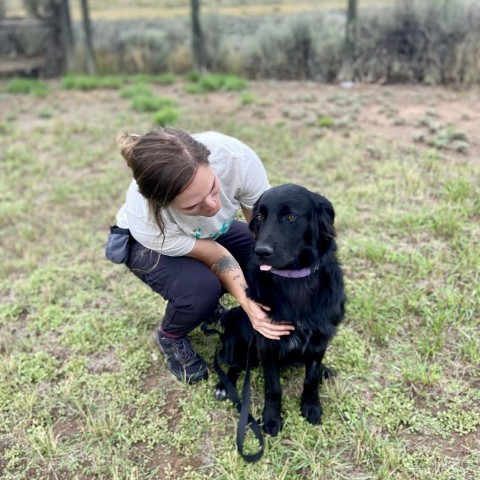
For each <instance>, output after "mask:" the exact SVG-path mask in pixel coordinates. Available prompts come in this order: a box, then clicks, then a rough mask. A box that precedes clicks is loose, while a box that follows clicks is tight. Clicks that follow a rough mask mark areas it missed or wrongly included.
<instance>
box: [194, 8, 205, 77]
mask: <svg viewBox="0 0 480 480" xmlns="http://www.w3.org/2000/svg"><path fill="white" fill-rule="evenodd" d="M191 7H192V51H193V61H194V64H195V70H196V71H197V72H199V73H204V72H205V70H206V65H205V63H206V62H205V60H206V59H205V46H204V43H203V33H202V28H201V26H200V0H191Z"/></svg>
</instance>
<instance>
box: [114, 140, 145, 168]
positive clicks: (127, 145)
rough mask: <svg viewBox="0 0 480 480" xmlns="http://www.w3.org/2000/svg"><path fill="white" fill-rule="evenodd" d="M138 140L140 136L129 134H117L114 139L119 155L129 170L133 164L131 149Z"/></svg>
mask: <svg viewBox="0 0 480 480" xmlns="http://www.w3.org/2000/svg"><path fill="white" fill-rule="evenodd" d="M139 139H140V135H136V134H130V133H119V134H118V135H117V138H116V142H117V145H118V146H119V147H120V153H121V154H122V157H123V158H124V159H125V160H126V162H127V165H128V166H129V167H130V168H132V162H133V149H134V148H135V145H136V144H137V143H138V140H139Z"/></svg>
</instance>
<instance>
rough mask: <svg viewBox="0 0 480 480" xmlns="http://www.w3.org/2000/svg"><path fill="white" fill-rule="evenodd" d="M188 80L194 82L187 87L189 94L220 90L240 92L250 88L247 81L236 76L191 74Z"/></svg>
mask: <svg viewBox="0 0 480 480" xmlns="http://www.w3.org/2000/svg"><path fill="white" fill-rule="evenodd" d="M187 79H188V80H189V81H190V82H193V83H190V84H187V85H186V86H185V91H186V92H187V93H208V92H215V91H218V90H224V91H240V90H244V89H246V88H247V87H248V82H247V80H245V79H243V78H241V77H238V76H236V75H221V74H209V75H198V74H190V75H188V76H187Z"/></svg>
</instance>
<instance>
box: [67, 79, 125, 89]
mask: <svg viewBox="0 0 480 480" xmlns="http://www.w3.org/2000/svg"><path fill="white" fill-rule="evenodd" d="M123 84H124V79H123V78H122V77H121V76H108V75H105V76H101V75H66V76H65V77H63V78H62V87H63V88H65V89H67V90H95V89H103V88H111V89H118V88H120V87H121V86H122V85H123Z"/></svg>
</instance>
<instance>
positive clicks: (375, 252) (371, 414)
mask: <svg viewBox="0 0 480 480" xmlns="http://www.w3.org/2000/svg"><path fill="white" fill-rule="evenodd" d="M137 80H138V81H136V80H134V79H123V78H122V79H117V80H116V81H112V83H109V85H104V87H101V86H97V87H95V88H89V89H88V90H84V86H83V85H84V84H83V83H81V82H80V83H79V84H78V85H77V86H76V87H72V88H70V89H68V90H66V89H65V88H64V86H62V85H61V84H58V83H56V82H47V84H46V85H47V87H48V88H47V94H46V96H35V95H31V94H30V93H28V92H23V93H15V94H14V93H6V87H7V82H5V83H4V84H2V85H0V89H1V91H2V102H3V104H4V105H5V109H2V111H1V112H0V141H1V142H2V151H1V153H0V156H1V162H0V170H1V175H0V178H1V180H0V225H1V227H0V248H1V253H2V262H0V298H1V301H0V452H1V453H0V471H2V479H5V480H21V479H30V478H41V479H43V478H45V479H47V478H63V479H72V480H73V479H82V480H83V479H97V478H98V479H101V478H109V479H110V478H111V479H125V480H126V479H142V480H143V479H158V478H164V479H180V480H206V479H216V480H238V479H244V480H253V479H255V480H257V479H259V478H262V479H271V480H280V479H284V480H304V479H320V478H321V479H325V480H340V479H345V478H348V479H385V480H386V479H397V480H400V479H401V480H404V479H405V480H407V479H408V480H410V479H425V480H427V479H428V480H430V479H435V480H454V479H455V480H456V479H460V478H462V479H472V480H475V479H477V478H478V471H480V449H479V443H478V442H479V440H480V414H479V412H480V401H479V398H480V387H479V384H478V374H479V370H480V343H479V340H478V329H479V318H478V312H479V311H480V301H479V297H478V292H477V290H478V284H479V272H480V255H479V251H480V248H479V246H480V245H479V243H480V240H479V238H480V235H479V233H480V232H479V226H478V225H479V215H480V202H479V200H478V199H479V198H480V188H479V185H480V178H479V177H480V171H479V167H478V155H477V154H476V153H475V150H474V148H475V145H478V137H477V138H475V135H476V134H475V133H474V131H473V130H472V129H470V130H468V128H467V129H466V130H465V131H468V132H469V133H468V136H466V137H463V138H468V141H469V144H470V147H469V148H468V149H467V150H465V151H463V152H459V151H456V150H455V149H451V148H444V147H443V146H436V145H435V144H432V145H429V144H427V142H424V143H416V144H413V145H411V144H410V142H409V139H410V138H411V136H409V135H408V134H406V133H405V132H407V133H408V132H410V131H411V129H412V128H413V129H415V128H417V126H416V125H415V126H413V127H409V124H410V125H412V124H415V122H412V121H408V122H407V123H406V124H401V125H396V124H394V125H392V126H391V127H390V128H392V129H393V132H394V134H393V135H392V136H393V137H394V139H395V140H393V141H392V140H390V139H387V138H384V137H383V136H380V135H378V134H377V129H378V125H379V124H378V123H377V122H376V121H374V122H373V123H372V124H371V125H370V126H369V119H368V118H366V117H363V116H361V115H360V116H359V117H358V119H355V117H353V116H350V120H349V124H348V130H349V136H348V137H347V136H345V135H344V133H345V132H344V130H345V128H319V125H318V123H317V122H316V120H317V119H318V112H319V111H321V112H326V106H327V105H330V104H334V107H335V112H333V111H332V112H327V113H325V118H328V117H331V118H334V119H335V121H336V120H337V119H340V118H343V117H344V116H346V115H350V114H351V112H352V110H353V109H355V108H356V107H358V106H359V105H360V106H362V108H363V107H365V108H366V107H367V106H370V107H375V106H376V107H378V108H370V110H371V111H379V110H380V107H382V102H383V103H384V102H385V100H384V98H382V97H383V95H382V92H385V95H386V93H387V92H389V94H390V96H391V97H395V92H396V90H395V88H394V87H391V88H390V89H388V88H386V89H383V88H382V87H378V86H376V87H372V89H373V93H370V94H369V92H370V88H369V87H362V92H352V94H351V97H350V101H348V97H347V96H346V95H347V94H344V93H342V94H341V95H340V94H337V96H336V97H335V98H334V97H333V96H330V97H329V95H330V94H329V93H328V92H327V93H325V92H324V90H325V88H324V86H321V85H317V86H315V87H312V86H310V87H309V88H310V91H311V92H312V93H311V94H309V96H308V98H309V100H308V101H307V100H305V101H300V100H301V99H300V100H299V98H298V91H297V92H296V93H295V95H297V97H295V96H292V95H290V94H289V93H288V84H278V85H273V84H268V85H267V87H266V88H267V89H268V91H269V92H268V93H269V95H267V96H266V97H268V98H264V97H265V90H263V93H262V90H261V88H260V87H261V85H262V84H258V83H252V84H251V85H249V90H248V92H242V91H230V92H223V91H222V92H220V93H219V94H217V93H215V92H213V93H212V92H211V93H204V95H202V96H201V97H198V96H192V95H186V94H184V93H183V91H184V90H183V88H184V87H185V85H186V84H188V83H189V80H185V81H182V80H179V79H175V81H174V82H173V85H171V89H170V90H164V89H165V88H166V87H164V86H162V85H158V84H156V83H155V82H154V81H153V80H152V79H148V80H145V79H137ZM111 85H117V86H115V88H112V87H111ZM127 88H128V89H129V90H126V89H127ZM137 89H138V90H137ZM297 89H298V86H297ZM334 89H335V88H334V87H332V88H331V89H330V92H331V91H333V90H334ZM147 90H148V92H150V93H151V96H148V95H147V93H146V92H147ZM335 91H336V92H338V90H335ZM126 92H128V93H126ZM313 92H315V94H314V93H313ZM438 92H439V91H438V90H433V89H432V90H431V95H432V96H434V95H436V94H439V93H438ZM247 93H248V96H247ZM140 94H142V95H145V96H146V97H147V98H160V97H161V98H167V97H168V98H172V99H174V100H175V102H176V105H177V106H178V108H181V110H182V115H181V116H179V117H177V118H176V119H175V120H174V121H175V122H176V125H177V126H178V127H179V128H184V129H186V130H188V131H199V130H201V129H216V130H220V131H222V132H224V133H227V134H230V135H234V136H237V137H238V138H240V139H242V140H243V141H245V142H246V143H247V144H249V145H250V146H252V147H253V148H254V149H255V150H256V151H257V152H258V154H259V155H260V157H261V158H262V160H263V162H264V164H265V166H266V168H267V171H268V173H269V177H270V180H271V182H272V183H273V184H279V183H284V182H287V181H293V182H296V183H301V184H303V185H305V186H307V187H309V188H311V189H313V190H316V191H319V192H321V193H322V194H324V195H326V196H327V197H329V198H330V199H331V200H332V202H333V204H334V206H335V209H336V214H337V215H336V223H337V229H338V240H339V256H340V259H341V261H342V264H343V265H344V269H345V273H346V282H347V293H348V297H349V302H348V306H347V318H346V321H345V323H344V325H343V326H342V327H341V328H340V331H339V333H338V335H337V336H336V337H335V340H334V342H333V344H332V345H331V348H330V350H329V351H328V353H327V358H326V363H327V364H328V365H329V366H330V367H331V368H332V369H333V370H334V371H335V372H336V378H335V381H332V382H328V383H327V384H326V385H324V386H323V387H322V389H321V399H322V403H323V407H324V417H323V423H322V425H321V426H319V427H315V426H312V425H309V424H307V423H306V422H305V421H304V420H303V419H302V417H301V416H300V414H299V395H300V393H301V390H302V371H301V370H299V369H291V370H287V371H285V372H283V373H282V383H283V386H284V392H285V398H284V421H285V426H284V430H283V431H282V432H281V434H280V435H279V436H278V437H276V438H270V437H267V438H266V445H265V455H264V458H263V459H262V460H261V461H260V462H258V463H255V464H246V463H245V462H243V460H242V459H241V458H240V457H239V455H238V454H237V453H236V452H235V448H234V445H235V429H236V424H237V415H236V413H235V409H234V408H233V406H231V405H230V404H229V403H221V402H217V401H215V400H214V397H213V388H214V385H215V383H216V378H215V375H213V374H212V375H211V377H210V378H209V380H208V381H206V382H204V383H202V384H201V385H198V386H195V387H191V386H185V385H182V384H179V383H177V382H176V381H175V380H174V379H173V378H172V377H171V375H170V374H168V372H167V371H166V368H165V365H164V362H163V359H162V357H161V356H160V354H159V352H158V350H157V348H156V347H155V345H154V341H153V332H154V331H155V328H156V327H157V325H158V323H159V321H160V319H161V317H162V314H163V310H164V307H165V303H164V302H163V301H162V300H161V299H159V298H157V296H156V295H155V294H154V293H152V292H151V291H150V290H149V289H148V288H147V287H145V286H144V285H143V284H141V283H140V282H139V281H138V280H137V279H136V278H135V277H134V276H133V275H131V274H130V273H129V272H126V271H125V269H124V268H123V266H115V265H113V264H110V263H109V262H108V261H106V260H105V258H104V254H103V248H104V244H105V240H106V235H107V231H108V226H109V225H110V223H111V222H112V221H113V219H114V215H115V213H116V210H117V208H118V207H119V206H120V205H121V203H122V200H123V198H124V195H125V190H126V188H127V185H128V183H129V181H130V172H129V171H128V169H127V167H126V165H125V164H124V162H123V161H122V159H121V157H120V155H119V153H118V149H117V147H116V146H115V143H114V138H115V135H116V134H117V133H118V132H119V131H125V130H126V131H132V132H138V133H141V132H146V131H148V130H149V129H151V128H153V127H154V125H155V122H154V120H153V118H152V116H154V115H155V113H152V112H149V111H143V110H142V111H140V110H135V109H133V108H132V101H133V99H134V98H135V97H136V95H140ZM410 94H413V93H412V92H410ZM441 94H442V93H441V91H440V94H439V95H441ZM467 94H468V93H464V94H462V95H467ZM216 95H218V97H217V96H216ZM342 95H343V96H342ZM450 95H452V93H451V92H450ZM462 95H460V94H459V96H457V97H455V99H452V98H450V100H449V103H448V105H449V107H448V108H449V109H453V108H454V107H453V106H454V105H455V108H458V109H459V110H462V109H465V108H466V105H467V103H463V104H460V103H459V104H458V105H457V104H455V103H454V102H455V101H458V102H460V101H461V99H462ZM304 97H305V99H306V98H307V96H306V95H304ZM245 98H247V99H252V101H253V103H254V105H252V107H255V109H258V111H261V112H263V115H262V116H261V117H258V118H256V117H255V116H254V115H252V114H251V111H250V109H249V108H247V107H243V108H242V107H241V105H242V104H243V105H248V104H249V103H250V100H249V101H245ZM329 98H330V100H329ZM389 98H390V97H389ZM399 98H405V97H402V94H401V93H400V94H399ZM255 99H262V101H260V100H255ZM393 99H394V98H393ZM393 99H392V103H393ZM228 101H229V102H231V105H232V106H233V109H232V108H229V106H228V105H225V102H228ZM401 101H403V100H401ZM417 103H418V102H417ZM292 104H294V105H295V106H296V108H297V109H298V111H299V112H300V113H301V112H303V113H304V115H303V117H304V118H305V117H307V116H308V115H310V114H311V116H312V118H313V119H314V121H313V123H312V124H311V125H309V126H308V125H306V124H305V123H304V121H303V118H297V116H293V115H291V116H289V117H288V118H286V117H284V116H282V115H281V112H282V110H283V109H285V108H288V106H290V105H292ZM165 108H171V109H172V108H173V109H174V108H176V107H175V106H172V105H169V106H166V107H165ZM276 108H277V109H278V110H275V109H276ZM427 109H428V107H427V106H425V115H427V113H428V112H427ZM398 110H399V111H398V115H403V114H404V112H403V110H402V106H399V107H398ZM275 112H277V113H275ZM278 112H280V113H278ZM232 113H233V114H232ZM242 115H244V116H243V117H242ZM427 116H428V117H429V118H430V119H431V118H433V117H434V116H433V115H431V112H430V115H427ZM298 117H302V116H301V115H298ZM473 117H474V116H473ZM279 118H281V121H279ZM421 118H423V117H421ZM443 118H444V112H443V111H442V110H441V109H440V108H437V111H436V116H435V121H437V122H438V123H439V124H441V125H448V123H447V122H446V121H445V120H444V119H443ZM464 121H465V122H467V120H466V117H465V118H464ZM167 123H169V122H167ZM335 125H337V124H336V123H335ZM465 125H467V127H468V125H469V124H468V122H467V123H466V124H463V125H460V124H458V125H454V127H446V128H447V129H448V128H450V136H451V137H452V139H451V140H450V141H451V142H453V141H454V139H453V137H455V138H458V132H463V131H464V126H465ZM326 126H328V125H326ZM409 128H410V130H408V129H409ZM422 128H423V127H422ZM320 131H321V134H320V133H319V132H320ZM397 132H398V135H397ZM402 132H403V134H400V133H402ZM429 135H431V133H430V131H429ZM465 135H467V134H465ZM429 138H430V137H429ZM228 300H229V301H230V302H231V299H228ZM192 341H193V342H194V344H195V346H196V347H197V348H198V350H199V351H200V352H201V354H202V355H203V356H204V357H205V358H206V360H207V361H208V362H209V364H210V365H211V364H212V361H213V355H214V351H215V343H216V339H215V338H213V337H205V336H204V335H203V334H202V333H201V332H200V331H195V332H194V334H193V340H192ZM262 388H263V381H262V377H261V375H260V372H258V371H255V372H253V378H252V412H253V414H254V416H256V417H258V416H259V415H260V412H261V408H262V397H263V395H262Z"/></svg>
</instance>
